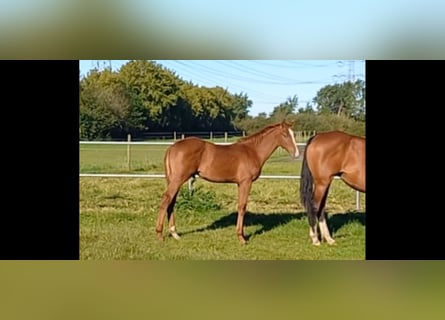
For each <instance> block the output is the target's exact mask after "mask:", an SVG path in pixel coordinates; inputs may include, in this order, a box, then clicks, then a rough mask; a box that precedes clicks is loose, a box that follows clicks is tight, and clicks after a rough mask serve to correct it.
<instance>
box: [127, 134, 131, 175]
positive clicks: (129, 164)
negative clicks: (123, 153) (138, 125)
mask: <svg viewBox="0 0 445 320" xmlns="http://www.w3.org/2000/svg"><path fill="white" fill-rule="evenodd" d="M127 141H128V143H127V165H128V171H131V158H130V157H131V152H130V142H131V134H128V135H127Z"/></svg>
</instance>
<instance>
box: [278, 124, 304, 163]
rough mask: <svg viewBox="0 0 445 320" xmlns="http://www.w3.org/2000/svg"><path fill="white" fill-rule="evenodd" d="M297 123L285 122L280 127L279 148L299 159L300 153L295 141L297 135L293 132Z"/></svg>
mask: <svg viewBox="0 0 445 320" xmlns="http://www.w3.org/2000/svg"><path fill="white" fill-rule="evenodd" d="M294 122H295V121H292V122H287V121H283V122H282V123H281V125H280V130H281V134H280V138H279V142H278V144H279V146H280V147H282V148H284V149H286V150H287V152H289V154H290V155H291V157H293V158H297V157H298V156H299V155H300V151H299V150H298V147H297V142H296V141H295V134H294V131H293V130H292V126H293V124H294Z"/></svg>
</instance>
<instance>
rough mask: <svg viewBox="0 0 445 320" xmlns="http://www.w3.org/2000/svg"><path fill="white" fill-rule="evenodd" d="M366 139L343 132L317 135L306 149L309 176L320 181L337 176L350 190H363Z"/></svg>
mask: <svg viewBox="0 0 445 320" xmlns="http://www.w3.org/2000/svg"><path fill="white" fill-rule="evenodd" d="M365 145H366V139H365V138H363V137H359V136H355V135H351V134H348V133H345V132H342V131H329V132H320V133H318V134H317V135H315V136H314V137H313V138H312V139H311V140H310V142H309V143H308V145H307V146H306V148H307V152H306V157H307V161H308V166H309V168H310V170H311V172H312V174H313V175H314V176H315V177H316V178H317V175H318V178H319V179H330V178H331V177H332V176H334V175H340V176H342V178H344V180H345V182H346V183H348V184H349V185H350V186H351V187H353V188H358V189H360V191H361V190H362V189H363V190H364V188H365V187H364V184H365V157H366V155H365V152H366V147H365Z"/></svg>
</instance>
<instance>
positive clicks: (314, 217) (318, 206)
mask: <svg viewBox="0 0 445 320" xmlns="http://www.w3.org/2000/svg"><path fill="white" fill-rule="evenodd" d="M330 184H331V181H329V180H327V181H326V180H324V179H323V180H318V181H314V194H313V198H312V199H313V206H312V208H311V209H312V211H311V213H310V214H309V212H308V218H309V236H310V237H311V239H312V244H314V245H316V246H318V245H320V239H319V238H318V230H317V227H320V233H321V240H322V239H323V238H324V239H326V241H327V242H328V243H329V244H332V243H333V242H334V239H332V238H331V236H330V234H329V230H328V227H327V225H326V217H325V214H324V207H325V204H326V197H327V194H328V190H329V186H330ZM317 222H318V223H317Z"/></svg>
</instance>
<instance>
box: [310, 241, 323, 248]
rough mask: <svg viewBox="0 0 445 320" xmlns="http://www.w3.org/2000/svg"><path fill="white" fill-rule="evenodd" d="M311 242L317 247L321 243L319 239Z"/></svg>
mask: <svg viewBox="0 0 445 320" xmlns="http://www.w3.org/2000/svg"><path fill="white" fill-rule="evenodd" d="M312 244H313V245H314V246H317V247H319V246H320V245H321V242H320V241H313V242H312Z"/></svg>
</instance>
